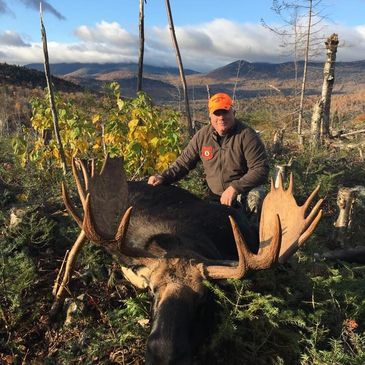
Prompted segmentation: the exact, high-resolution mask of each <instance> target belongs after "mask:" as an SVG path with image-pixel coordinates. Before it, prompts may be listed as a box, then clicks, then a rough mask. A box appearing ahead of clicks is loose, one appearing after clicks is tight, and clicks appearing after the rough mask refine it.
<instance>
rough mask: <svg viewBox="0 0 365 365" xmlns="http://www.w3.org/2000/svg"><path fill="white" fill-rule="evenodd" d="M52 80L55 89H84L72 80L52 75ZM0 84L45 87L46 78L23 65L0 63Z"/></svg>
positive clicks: (68, 90)
mask: <svg viewBox="0 0 365 365" xmlns="http://www.w3.org/2000/svg"><path fill="white" fill-rule="evenodd" d="M52 82H53V84H54V85H55V87H56V89H57V91H67V92H73V91H83V90H84V89H83V88H82V87H81V86H80V85H77V84H75V83H73V82H70V81H67V80H64V79H61V78H58V77H54V76H53V77H52ZM0 84H10V85H17V86H23V87H28V88H36V87H41V88H45V87H46V78H45V75H44V72H41V71H37V70H30V69H28V68H26V67H24V66H15V65H9V64H7V63H0Z"/></svg>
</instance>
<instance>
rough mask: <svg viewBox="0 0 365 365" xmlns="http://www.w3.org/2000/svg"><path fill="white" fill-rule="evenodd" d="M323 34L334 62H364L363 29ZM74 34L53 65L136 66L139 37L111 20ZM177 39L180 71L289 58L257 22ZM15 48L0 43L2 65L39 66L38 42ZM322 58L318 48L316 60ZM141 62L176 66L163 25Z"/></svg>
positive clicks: (53, 45)
mask: <svg viewBox="0 0 365 365" xmlns="http://www.w3.org/2000/svg"><path fill="white" fill-rule="evenodd" d="M325 32H326V36H329V35H330V34H331V33H334V32H336V33H338V34H339V39H340V47H339V49H338V54H337V59H338V60H339V61H351V60H359V59H364V58H365V56H364V55H365V25H363V26H358V27H356V28H350V27H344V26H340V25H333V24H332V25H328V26H327V27H326V29H325ZM74 33H75V36H76V37H77V38H78V41H77V42H74V43H70V44H66V43H58V42H49V45H48V47H49V57H50V61H51V62H52V63H55V62H100V63H102V62H137V59H138V48H139V43H138V42H139V41H138V35H136V34H132V33H130V32H128V31H127V30H125V29H124V28H122V27H121V26H120V25H119V24H118V23H116V22H111V23H108V22H106V21H101V22H100V23H97V24H96V25H95V26H93V27H90V26H86V25H83V26H80V27H78V28H77V29H76V30H75V32H74ZM176 36H177V39H178V42H179V47H180V52H181V55H182V58H183V63H184V67H185V68H190V69H195V70H198V71H207V70H211V69H213V68H216V67H220V66H223V65H225V64H227V63H230V62H233V61H236V60H238V59H244V60H247V61H250V62H272V63H274V62H284V61H289V60H290V56H288V54H290V52H289V50H284V51H283V49H282V47H280V43H281V40H280V39H279V38H278V37H277V36H276V35H275V34H273V33H272V32H270V31H269V30H268V29H266V28H264V27H262V26H261V25H259V24H248V23H245V24H240V23H235V22H232V21H229V20H227V19H215V20H213V21H211V22H209V23H205V24H200V25H198V26H194V27H193V26H185V27H177V28H176ZM8 43H9V42H8ZM19 45H20V44H18V45H17V46H15V45H11V44H7V45H4V44H3V45H1V44H0V47H1V48H0V51H1V52H2V53H5V54H6V57H5V60H6V61H7V62H11V63H19V64H24V63H30V62H42V60H43V54H42V48H41V45H40V44H37V43H32V44H31V45H30V46H28V47H26V46H23V47H19ZM24 45H26V44H25V42H24ZM323 47H324V46H323ZM324 58H325V50H324V48H323V53H321V54H320V55H319V60H324ZM145 63H146V64H151V65H157V66H176V57H175V51H174V49H173V47H172V41H171V36H170V34H169V30H168V27H151V28H147V29H146V30H145Z"/></svg>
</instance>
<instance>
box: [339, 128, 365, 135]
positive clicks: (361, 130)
mask: <svg viewBox="0 0 365 365" xmlns="http://www.w3.org/2000/svg"><path fill="white" fill-rule="evenodd" d="M360 133H365V129H359V130H358V131H353V132H348V133H342V134H340V137H346V136H353V135H355V134H360Z"/></svg>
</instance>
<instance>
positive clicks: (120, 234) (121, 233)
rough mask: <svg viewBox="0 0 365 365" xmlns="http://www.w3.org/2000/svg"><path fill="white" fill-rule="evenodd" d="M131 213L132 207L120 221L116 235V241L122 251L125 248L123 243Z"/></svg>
mask: <svg viewBox="0 0 365 365" xmlns="http://www.w3.org/2000/svg"><path fill="white" fill-rule="evenodd" d="M131 213H132V207H129V208H128V209H127V210H126V211H125V213H124V215H123V218H122V219H121V220H120V223H119V227H118V230H117V234H116V235H115V240H116V241H117V242H118V249H120V250H121V248H122V246H123V241H124V238H125V235H126V233H127V230H128V226H129V219H130V217H131Z"/></svg>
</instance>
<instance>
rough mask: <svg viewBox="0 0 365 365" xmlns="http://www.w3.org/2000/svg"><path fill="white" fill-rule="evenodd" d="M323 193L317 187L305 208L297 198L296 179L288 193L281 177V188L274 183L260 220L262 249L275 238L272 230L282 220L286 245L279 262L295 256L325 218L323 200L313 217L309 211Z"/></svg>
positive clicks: (283, 247) (281, 251) (291, 176)
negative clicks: (314, 200)
mask: <svg viewBox="0 0 365 365" xmlns="http://www.w3.org/2000/svg"><path fill="white" fill-rule="evenodd" d="M318 191H319V186H317V187H316V188H315V189H314V190H313V192H312V193H311V194H310V196H309V197H308V199H307V200H306V202H305V203H304V204H303V205H302V206H298V205H297V203H296V201H295V198H294V196H293V175H292V174H291V175H290V181H289V186H288V189H287V190H284V188H283V181H282V178H281V176H279V186H278V187H277V188H275V187H274V183H273V181H272V180H271V191H270V192H269V193H268V194H267V196H266V197H265V199H264V202H263V205H262V211H261V219H260V247H265V245H267V244H268V242H269V241H270V239H271V237H272V227H273V226H274V225H275V220H276V217H277V216H279V219H280V224H281V229H282V242H281V249H280V253H279V262H280V263H283V262H285V261H287V260H288V258H289V257H290V256H292V255H293V254H294V253H295V252H296V251H297V250H298V248H299V247H300V246H301V245H302V244H303V243H304V242H305V240H306V239H307V238H308V237H309V236H310V235H311V234H312V232H313V231H314V229H315V228H316V226H317V224H318V222H319V220H320V219H321V217H322V210H320V207H321V205H322V202H323V199H319V200H318V201H317V203H316V204H315V206H314V207H313V208H312V210H311V211H310V213H309V214H308V215H306V211H307V209H308V208H309V206H310V204H311V202H312V201H313V199H314V197H315V195H316V194H317V193H318Z"/></svg>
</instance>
